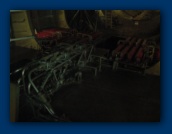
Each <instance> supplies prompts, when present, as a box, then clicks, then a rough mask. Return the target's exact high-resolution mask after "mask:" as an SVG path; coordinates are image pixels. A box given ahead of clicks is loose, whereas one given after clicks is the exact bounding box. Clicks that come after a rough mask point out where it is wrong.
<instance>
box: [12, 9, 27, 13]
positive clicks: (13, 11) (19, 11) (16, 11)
mask: <svg viewBox="0 0 172 134" xmlns="http://www.w3.org/2000/svg"><path fill="white" fill-rule="evenodd" d="M23 11H26V10H10V13H11V12H23Z"/></svg>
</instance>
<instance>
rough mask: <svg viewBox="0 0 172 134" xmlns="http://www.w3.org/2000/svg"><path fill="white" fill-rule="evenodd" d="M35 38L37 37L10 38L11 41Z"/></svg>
mask: <svg viewBox="0 0 172 134" xmlns="http://www.w3.org/2000/svg"><path fill="white" fill-rule="evenodd" d="M34 38H35V36H28V37H20V38H13V39H10V42H12V41H20V40H27V39H34Z"/></svg>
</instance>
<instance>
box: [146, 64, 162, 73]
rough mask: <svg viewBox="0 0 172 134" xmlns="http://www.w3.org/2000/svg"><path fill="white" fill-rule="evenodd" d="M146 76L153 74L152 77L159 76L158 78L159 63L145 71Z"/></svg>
mask: <svg viewBox="0 0 172 134" xmlns="http://www.w3.org/2000/svg"><path fill="white" fill-rule="evenodd" d="M145 73H146V74H153V75H159V76H160V62H158V63H157V64H155V65H154V66H152V67H150V68H149V69H147V70H146V71H145Z"/></svg>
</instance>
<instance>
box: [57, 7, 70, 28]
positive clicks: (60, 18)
mask: <svg viewBox="0 0 172 134" xmlns="http://www.w3.org/2000/svg"><path fill="white" fill-rule="evenodd" d="M55 17H56V24H57V25H58V27H59V28H69V26H68V24H67V22H66V18H65V12H64V10H57V11H56V16H55Z"/></svg>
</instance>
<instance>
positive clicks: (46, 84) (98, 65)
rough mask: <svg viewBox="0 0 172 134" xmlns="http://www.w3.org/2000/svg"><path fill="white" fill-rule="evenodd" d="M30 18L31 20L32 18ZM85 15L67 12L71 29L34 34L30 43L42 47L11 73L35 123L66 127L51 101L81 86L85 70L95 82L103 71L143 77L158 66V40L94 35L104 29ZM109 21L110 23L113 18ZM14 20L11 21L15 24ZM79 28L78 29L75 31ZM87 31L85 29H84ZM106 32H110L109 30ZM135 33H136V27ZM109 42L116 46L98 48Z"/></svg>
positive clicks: (62, 115) (41, 31)
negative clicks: (71, 87)
mask: <svg viewBox="0 0 172 134" xmlns="http://www.w3.org/2000/svg"><path fill="white" fill-rule="evenodd" d="M32 12H33V13H32V14H31V15H36V14H35V13H34V11H32ZM88 13H89V14H92V13H94V12H93V11H89V12H88ZM88 13H87V12H86V11H85V10H84V11H79V10H78V11H73V12H71V11H66V16H67V17H66V19H67V20H71V21H70V22H69V25H70V27H71V28H73V29H70V28H63V29H60V28H59V29H58V28H47V29H41V28H40V29H39V30H38V31H39V32H37V30H36V29H34V31H35V34H34V36H30V37H29V38H32V39H33V38H34V39H35V40H36V42H37V43H38V44H39V46H40V49H39V51H38V53H37V55H36V57H34V58H33V59H32V60H31V61H29V62H28V63H27V64H25V65H24V66H20V67H18V68H17V69H15V70H13V71H12V70H11V72H10V77H11V80H12V79H15V81H17V85H18V87H19V89H20V96H22V95H24V96H25V97H26V99H27V100H28V102H29V103H30V106H31V109H32V112H33V115H34V117H35V118H37V119H39V120H40V119H41V120H46V121H70V119H68V118H67V117H66V116H65V115H64V114H59V113H58V111H56V110H55V109H54V106H53V105H52V104H51V101H52V96H53V95H54V94H55V93H56V92H57V91H58V90H59V89H61V87H63V86H65V85H69V84H72V83H79V82H81V81H82V78H83V77H82V76H83V70H84V69H91V70H93V71H94V75H95V76H96V75H97V72H98V71H99V72H100V71H103V66H107V67H110V68H111V69H112V71H113V69H114V70H116V71H117V70H118V69H125V70H129V71H135V72H139V73H140V72H141V73H144V72H145V70H146V69H147V68H149V67H151V66H152V65H153V64H155V63H156V62H158V61H159V60H160V48H159V42H157V41H156V40H151V39H149V38H146V37H145V38H144V37H143V38H141V37H137V36H135V35H136V34H133V35H132V36H131V37H128V35H127V34H124V35H125V36H122V37H120V38H117V36H116V35H114V33H113V32H112V33H110V32H108V33H107V32H103V30H102V31H101V32H100V31H98V30H97V27H98V25H102V22H101V23H100V24H99V23H98V22H99V21H100V20H99V19H100V18H99V17H98V16H97V14H95V16H96V19H95V18H94V14H93V15H92V16H91V15H89V14H88ZM110 13H112V12H111V11H110ZM105 14H107V12H105ZM119 15H120V14H119ZM16 16H17V15H16ZM83 16H86V17H83ZM89 16H91V17H89ZM50 17H51V16H50ZM59 17H60V15H59ZM106 17H107V16H106ZM117 17H118V16H117ZM136 17H137V16H136ZM84 18H85V20H84ZM110 18H111V19H110V22H111V23H112V14H110ZM15 19H16V18H15V16H14V21H16V20H15ZM35 19H37V17H35ZM94 19H95V20H94ZM90 20H94V21H90ZM116 21H117V20H116ZM134 21H135V20H134ZM77 22H78V23H77ZM85 23H86V24H87V25H86V24H85ZM111 23H110V24H111ZM33 24H35V28H37V27H38V26H37V25H38V24H37V21H36V20H34V19H33ZM36 24H37V25H36ZM47 24H49V23H47ZM77 24H79V25H80V26H79V27H78V29H77V30H76V29H75V28H76V27H77V26H76V25H77ZM108 24H109V22H108ZM85 25H86V26H87V27H88V28H85ZM132 26H133V25H132ZM110 27H111V28H113V27H112V24H111V25H110ZM133 27H134V28H137V27H135V25H134V26H133ZM88 29H89V30H88ZM78 30H80V32H79V31H78ZM124 30H125V29H124ZM16 31H17V30H16ZM81 31H82V32H81ZM91 31H92V32H91ZM93 31H94V32H93ZM121 31H122V30H121ZM121 33H122V32H121ZM16 35H17V34H16ZM109 38H112V39H114V40H115V42H114V40H113V41H112V42H113V43H112V44H111V47H100V44H103V45H104V46H108V42H107V40H108V39H109ZM18 39H19V40H20V38H18ZM22 39H24V38H22ZM25 39H27V38H26V37H25ZM10 41H16V39H13V40H10ZM21 44H22V43H21Z"/></svg>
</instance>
